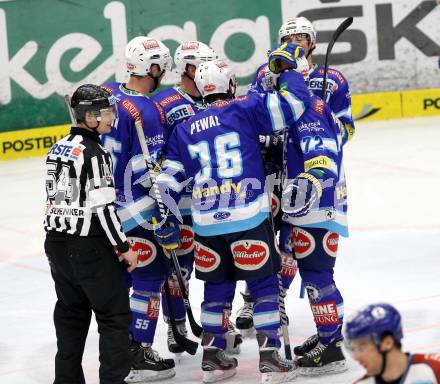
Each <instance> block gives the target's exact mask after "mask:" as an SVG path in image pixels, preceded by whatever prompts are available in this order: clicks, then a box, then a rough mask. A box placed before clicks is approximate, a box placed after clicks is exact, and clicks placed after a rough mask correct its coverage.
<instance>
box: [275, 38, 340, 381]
mask: <svg viewBox="0 0 440 384" xmlns="http://www.w3.org/2000/svg"><path fill="white" fill-rule="evenodd" d="M289 45H290V44H289ZM289 45H286V43H283V44H280V46H279V47H278V48H277V49H275V50H274V51H273V52H272V53H271V54H270V57H269V68H270V69H271V70H272V71H273V72H275V73H280V72H282V71H283V70H286V69H291V68H292V67H293V65H296V63H292V62H291V61H290V60H288V59H286V55H285V51H286V50H288V49H289ZM279 86H282V83H281V84H280V83H279ZM342 148H343V145H342V133H341V131H340V130H339V126H338V120H337V117H336V116H335V115H334V113H333V112H332V111H331V110H330V107H329V106H328V105H327V104H326V103H324V102H323V101H322V100H321V99H320V98H319V97H317V96H312V98H311V105H310V108H308V109H307V110H306V111H305V112H304V114H303V115H302V116H301V117H300V119H298V121H296V123H295V124H292V125H290V127H289V145H288V146H287V175H286V182H285V183H284V184H283V197H282V204H281V208H282V211H283V220H284V221H285V222H287V223H289V224H291V225H292V229H291V230H292V242H291V244H292V248H293V254H294V256H295V258H296V259H297V262H298V270H299V273H300V275H301V278H302V281H303V283H304V286H305V288H306V291H307V295H308V298H309V302H310V307H311V310H312V314H313V316H314V320H315V325H316V329H317V336H316V338H317V341H314V344H315V345H314V347H312V348H311V349H310V350H308V351H306V352H302V351H300V352H301V353H298V354H302V355H303V356H302V357H300V358H299V359H298V365H299V366H300V369H301V372H302V373H303V374H306V375H318V374H325V373H334V372H340V371H343V370H345V369H346V361H345V358H344V355H343V353H342V350H341V344H342V336H341V328H342V320H343V314H344V310H343V308H344V307H343V305H344V302H343V299H342V296H341V294H340V292H339V290H338V288H337V286H336V284H335V281H334V278H333V268H334V266H335V261H336V256H337V251H338V241H339V236H348V229H347V217H346V213H347V187H346V185H345V175H344V168H343V162H342V158H343V149H342ZM297 349H298V348H297ZM296 352H298V351H296Z"/></svg>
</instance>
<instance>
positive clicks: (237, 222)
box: [158, 72, 310, 236]
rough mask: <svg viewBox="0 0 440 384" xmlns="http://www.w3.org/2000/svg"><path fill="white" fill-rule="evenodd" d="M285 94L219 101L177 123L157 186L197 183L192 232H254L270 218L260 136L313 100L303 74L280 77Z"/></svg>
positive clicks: (276, 128) (281, 125)
mask: <svg viewBox="0 0 440 384" xmlns="http://www.w3.org/2000/svg"><path fill="white" fill-rule="evenodd" d="M282 81H283V82H285V83H286V87H287V89H286V91H284V92H283V95H281V94H279V93H275V92H273V93H266V94H257V93H254V94H249V95H247V96H242V97H239V98H237V99H234V100H222V101H217V102H216V103H214V104H213V105H212V107H210V108H209V109H207V110H206V111H203V112H200V113H199V114H198V115H196V116H194V117H192V118H191V119H189V120H187V121H186V122H184V123H182V124H179V125H177V127H176V128H175V129H174V131H173V133H172V134H171V136H170V139H169V143H168V145H167V154H166V161H165V162H164V163H163V168H162V173H161V174H160V175H159V177H158V183H159V184H160V185H161V186H162V188H167V187H168V188H170V189H173V190H174V191H177V192H178V193H180V192H181V185H182V184H181V183H182V182H183V181H184V180H185V179H186V178H191V179H192V182H193V190H192V201H191V211H192V218H193V223H194V227H193V228H194V231H195V232H196V233H198V234H200V235H202V236H213V235H218V234H226V233H231V232H237V231H243V230H247V229H250V228H254V227H256V226H257V225H259V224H260V223H261V222H262V221H263V220H265V219H266V218H267V217H268V212H269V202H268V197H267V191H266V189H265V172H264V165H263V160H262V157H261V153H260V142H259V135H267V134H272V133H274V132H277V131H279V130H281V129H283V128H284V127H286V126H287V125H288V124H290V123H292V122H294V121H295V120H297V119H298V118H300V116H301V115H302V113H304V110H305V109H306V108H307V106H308V104H309V102H310V96H309V91H308V90H307V88H306V86H305V83H304V80H303V78H302V76H301V75H299V74H297V73H295V72H286V73H284V74H282Z"/></svg>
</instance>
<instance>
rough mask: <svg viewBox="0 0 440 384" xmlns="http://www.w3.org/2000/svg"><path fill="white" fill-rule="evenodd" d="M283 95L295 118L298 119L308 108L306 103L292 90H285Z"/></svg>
mask: <svg viewBox="0 0 440 384" xmlns="http://www.w3.org/2000/svg"><path fill="white" fill-rule="evenodd" d="M283 97H284V99H285V100H286V101H287V104H288V105H289V107H290V109H291V110H292V113H293V118H294V120H295V121H297V120H298V119H299V118H300V117H301V115H302V114H303V113H304V111H305V110H306V108H305V106H304V103H303V102H302V101H301V100H300V99H298V98H297V97H296V96H295V95H294V94H293V93H290V92H284V94H283Z"/></svg>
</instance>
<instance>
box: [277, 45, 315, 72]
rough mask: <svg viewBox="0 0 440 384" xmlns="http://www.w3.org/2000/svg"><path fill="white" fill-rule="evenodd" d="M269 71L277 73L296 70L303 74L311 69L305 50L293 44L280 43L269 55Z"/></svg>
mask: <svg viewBox="0 0 440 384" xmlns="http://www.w3.org/2000/svg"><path fill="white" fill-rule="evenodd" d="M269 69H270V70H271V71H272V72H273V73H275V74H278V73H281V72H283V71H284V70H291V69H293V70H295V71H296V72H299V73H303V72H305V71H307V70H308V69H309V64H308V61H307V58H306V56H305V53H304V49H302V48H301V47H300V46H298V45H296V44H293V43H280V44H278V45H277V46H276V47H275V49H274V50H273V51H272V52H271V53H270V54H269Z"/></svg>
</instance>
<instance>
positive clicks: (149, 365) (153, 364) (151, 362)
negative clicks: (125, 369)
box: [125, 341, 176, 384]
mask: <svg viewBox="0 0 440 384" xmlns="http://www.w3.org/2000/svg"><path fill="white" fill-rule="evenodd" d="M130 352H131V354H132V360H131V369H130V373H129V374H128V376H127V377H126V378H125V381H126V382H127V383H128V384H132V383H145V382H150V381H159V380H165V379H169V378H171V377H174V376H175V375H176V372H175V371H174V360H173V359H162V358H161V357H160V356H159V354H158V353H157V352H156V351H154V350H153V349H152V348H151V346H149V345H142V344H141V343H137V342H135V341H133V342H132V346H131V349H130Z"/></svg>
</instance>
